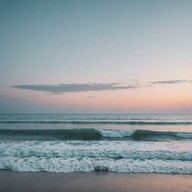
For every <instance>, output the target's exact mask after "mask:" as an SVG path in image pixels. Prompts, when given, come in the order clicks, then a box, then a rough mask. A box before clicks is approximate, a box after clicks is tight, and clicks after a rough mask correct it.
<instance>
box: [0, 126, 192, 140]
mask: <svg viewBox="0 0 192 192" xmlns="http://www.w3.org/2000/svg"><path fill="white" fill-rule="evenodd" d="M0 138H1V139H6V138H13V139H24V140H25V139H29V140H33V139H34V140H137V141H139V140H141V141H142V140H144V141H156V140H157V141H160V140H186V139H188V140H191V139H192V132H164V131H152V130H139V129H138V130H108V129H98V128H93V129H55V130H53V129H46V130H45V129H42V130H33V129H30V130H10V129H1V130H0Z"/></svg>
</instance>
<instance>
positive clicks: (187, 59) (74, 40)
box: [0, 0, 192, 113]
mask: <svg viewBox="0 0 192 192" xmlns="http://www.w3.org/2000/svg"><path fill="white" fill-rule="evenodd" d="M191 10H192V1H191V0H161V1H159V0H97V1H94V0H0V26H1V29H0V113H36V112H40V113H43V112H46V113H61V112H62V113H102V112H104V113H116V112H118V113H140V112H192V54H191V53H192V35H191V34H192V11H191Z"/></svg>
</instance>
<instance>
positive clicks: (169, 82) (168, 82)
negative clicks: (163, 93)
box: [151, 79, 191, 85]
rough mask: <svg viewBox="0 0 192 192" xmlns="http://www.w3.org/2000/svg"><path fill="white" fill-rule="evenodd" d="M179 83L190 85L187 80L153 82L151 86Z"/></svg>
mask: <svg viewBox="0 0 192 192" xmlns="http://www.w3.org/2000/svg"><path fill="white" fill-rule="evenodd" d="M179 83H191V81H189V80H185V79H184V80H168V81H154V82H151V84H153V85H156V84H171V85H173V84H179Z"/></svg>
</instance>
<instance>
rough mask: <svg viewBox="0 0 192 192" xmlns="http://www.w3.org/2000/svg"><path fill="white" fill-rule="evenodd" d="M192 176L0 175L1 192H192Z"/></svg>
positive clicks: (0, 172) (103, 173)
mask: <svg viewBox="0 0 192 192" xmlns="http://www.w3.org/2000/svg"><path fill="white" fill-rule="evenodd" d="M191 181H192V175H166V174H138V173H137V174H126V173H111V172H110V173H109V172H91V173H67V174H65V173H56V174H55V173H45V172H38V173H18V172H12V171H0V191H1V192H21V191H27V192H52V191H55V192H61V191H62V192H64V191H66V192H74V191H75V192H90V191H91V192H117V191H118V192H125V191H129V192H141V191H142V192H154V191H156V192H191V189H192V182H191Z"/></svg>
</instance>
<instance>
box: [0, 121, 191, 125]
mask: <svg viewBox="0 0 192 192" xmlns="http://www.w3.org/2000/svg"><path fill="white" fill-rule="evenodd" d="M0 123H4V124H104V125H106V124H119V125H192V121H141V120H126V121H124V120H123V121H122V120H120V121H116V120H115V121H113V120H109V121H108V120H103V121H61V120H59V121H55V120H54V121H51V120H50V121H49V120H45V121H44V120H34V121H33V120H32V121H24V120H21V121H20V120H19V121H18V120H8V121H7V120H3V121H2V120H1V121H0Z"/></svg>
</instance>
